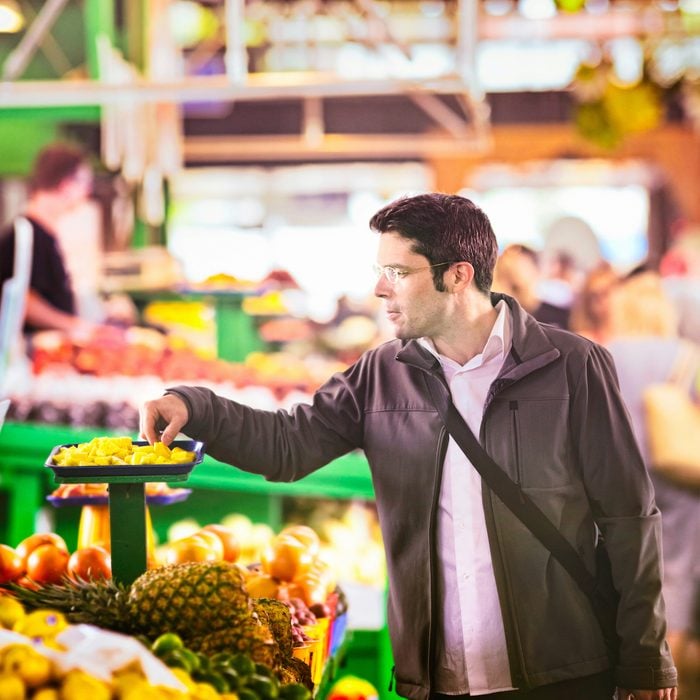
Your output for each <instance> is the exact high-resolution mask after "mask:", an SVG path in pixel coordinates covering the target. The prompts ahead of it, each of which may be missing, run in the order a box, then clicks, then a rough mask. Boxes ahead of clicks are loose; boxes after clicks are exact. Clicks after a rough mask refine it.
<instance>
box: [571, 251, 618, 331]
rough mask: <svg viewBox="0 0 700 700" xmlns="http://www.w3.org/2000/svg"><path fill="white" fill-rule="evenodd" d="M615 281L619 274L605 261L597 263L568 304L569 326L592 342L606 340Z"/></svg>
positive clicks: (616, 281)
mask: <svg viewBox="0 0 700 700" xmlns="http://www.w3.org/2000/svg"><path fill="white" fill-rule="evenodd" d="M618 281H619V275H618V273H617V272H616V271H615V269H614V268H613V266H612V265H611V264H610V263H609V262H603V263H600V264H599V265H598V266H596V267H594V268H593V269H592V270H591V271H590V272H589V273H588V274H587V275H586V277H585V278H584V280H583V284H582V285H581V289H580V290H579V291H578V293H577V295H576V297H575V298H574V303H573V304H572V307H571V316H570V319H569V328H570V330H572V331H574V333H578V334H579V335H582V336H584V337H585V338H588V339H590V340H593V341H595V342H596V343H605V342H606V341H607V339H608V337H609V335H610V324H611V313H612V295H613V292H614V290H615V287H616V285H617V283H618Z"/></svg>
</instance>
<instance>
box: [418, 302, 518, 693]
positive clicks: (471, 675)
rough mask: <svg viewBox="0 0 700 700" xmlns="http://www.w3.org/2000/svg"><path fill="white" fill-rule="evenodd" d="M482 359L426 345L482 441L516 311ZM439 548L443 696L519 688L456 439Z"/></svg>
mask: <svg viewBox="0 0 700 700" xmlns="http://www.w3.org/2000/svg"><path fill="white" fill-rule="evenodd" d="M496 311H497V312H498V316H497V318H496V322H495V323H494V326H493V329H492V330H491V334H490V335H489V338H488V340H487V341H486V345H485V346H484V349H483V350H482V352H481V354H479V355H476V356H475V357H473V358H472V359H471V360H469V362H467V363H466V364H464V365H461V366H460V365H459V364H458V363H457V362H455V361H454V360H450V359H449V358H447V357H444V356H442V355H440V354H439V353H438V352H437V351H436V350H435V346H434V345H433V343H432V342H431V341H430V340H429V339H427V338H422V339H421V340H420V342H421V343H422V344H423V345H424V346H425V347H426V348H428V349H429V350H430V351H431V352H432V353H433V354H434V355H435V356H436V357H437V358H438V359H439V360H440V364H441V365H442V369H443V372H444V373H445V377H446V379H447V383H448V385H449V387H450V392H451V394H452V401H453V403H454V405H455V406H456V407H457V410H458V411H459V412H460V414H461V415H462V417H463V418H464V420H465V421H466V422H467V424H468V425H469V427H470V428H471V429H472V431H473V432H474V434H475V435H477V436H478V435H479V429H480V427H481V420H482V418H483V415H484V403H485V401H486V396H487V394H488V390H489V387H490V386H491V383H492V382H493V380H494V379H495V378H496V376H497V374H498V372H499V370H500V369H501V366H502V365H503V362H504V360H505V358H506V357H507V355H508V353H509V352H510V347H511V342H512V320H511V314H510V309H509V308H508V305H507V304H506V303H505V302H504V301H500V302H499V303H498V304H497V306H496ZM437 515H438V517H437V544H438V556H439V560H440V566H439V571H438V591H439V598H438V600H440V601H442V609H441V610H440V611H438V614H439V618H438V621H437V622H438V624H439V625H440V627H439V629H441V630H442V634H440V633H438V636H437V649H436V652H437V654H436V673H435V679H436V686H435V689H434V690H435V691H436V692H440V693H445V694H448V695H462V694H466V693H469V694H470V695H474V696H476V695H485V694H488V693H495V692H499V691H504V690H512V689H513V684H512V680H511V676H510V668H509V665H508V654H507V651H506V638H505V631H504V628H503V616H502V613H501V606H500V603H499V600H498V593H497V591H496V580H495V576H494V572H493V562H492V560H491V551H490V549H489V541H488V535H487V533H486V520H485V517H484V508H483V503H482V500H481V477H480V476H479V473H478V472H477V471H476V469H474V467H473V466H472V464H471V462H470V461H469V460H468V459H467V457H466V455H465V454H464V453H463V452H462V450H461V449H460V448H459V446H458V445H457V443H456V442H455V441H454V439H453V438H452V437H450V440H449V444H448V447H447V453H446V454H445V463H444V467H443V473H442V486H441V489H440V499H439V503H438V514H437Z"/></svg>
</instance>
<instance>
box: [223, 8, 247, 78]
mask: <svg viewBox="0 0 700 700" xmlns="http://www.w3.org/2000/svg"><path fill="white" fill-rule="evenodd" d="M225 12H226V20H225V22H226V75H227V76H228V79H229V81H230V82H232V83H243V82H245V78H246V76H247V74H248V55H247V52H246V47H245V40H244V37H243V23H244V21H245V0H226V5H225Z"/></svg>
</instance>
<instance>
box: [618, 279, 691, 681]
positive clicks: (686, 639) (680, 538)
mask: <svg viewBox="0 0 700 700" xmlns="http://www.w3.org/2000/svg"><path fill="white" fill-rule="evenodd" d="M677 326H678V317H677V314H676V311H675V309H674V306H673V304H672V303H671V301H670V300H669V298H668V296H667V295H666V294H665V292H664V288H663V285H662V281H661V278H660V277H659V275H658V274H656V273H655V272H651V271H647V272H641V273H639V274H636V275H634V276H631V277H629V278H627V279H625V280H622V281H621V282H620V284H619V285H618V286H617V287H616V289H615V291H614V293H613V295H612V303H611V308H610V324H609V327H608V341H607V343H606V347H607V348H608V350H609V351H610V352H611V354H612V356H613V359H614V360H615V365H616V368H617V372H618V376H619V381H620V390H621V392H622V396H623V399H624V400H625V403H626V405H627V407H628V409H629V411H630V415H631V418H632V426H633V428H634V432H635V435H636V437H637V440H638V442H639V445H640V447H641V450H642V454H643V456H644V459H645V461H646V464H647V467H648V468H649V471H650V475H651V478H652V481H653V483H654V487H655V491H656V503H657V505H658V507H659V510H660V511H661V516H662V533H663V562H664V583H663V587H664V588H663V590H664V600H665V601H666V615H667V621H668V628H669V631H668V641H669V644H670V645H671V651H672V653H673V658H674V660H675V661H676V663H677V665H678V668H679V673H680V678H681V684H683V680H684V677H689V676H690V675H692V674H697V673H698V667H697V658H698V648H699V646H698V639H697V638H695V639H693V636H694V635H695V634H696V633H697V625H696V616H697V615H698V614H700V610H697V609H696V606H697V605H698V603H700V537H698V533H700V494H699V493H697V492H694V491H691V490H689V489H685V488H683V487H681V486H677V485H676V484H674V483H672V482H670V481H669V480H668V479H666V478H664V477H663V476H660V475H659V474H657V473H655V472H654V470H653V469H652V468H651V464H650V459H649V449H648V443H647V430H646V426H645V417H644V403H643V396H644V392H645V390H646V389H647V388H648V387H649V386H651V385H653V384H658V383H660V382H665V381H669V380H670V379H671V377H672V374H673V373H674V370H675V369H676V367H677V366H679V364H680V363H681V362H684V361H685V359H686V353H688V352H690V355H689V356H690V357H691V358H692V361H693V364H692V366H691V368H690V370H691V371H690V372H689V373H688V377H689V380H692V377H693V376H695V377H697V376H698V372H699V371H700V347H698V346H697V345H695V344H694V343H691V341H689V340H685V339H681V338H679V337H678V334H677ZM689 346H690V347H689ZM688 392H689V393H690V394H691V396H694V398H695V399H697V396H696V395H695V386H694V385H693V383H692V381H690V383H689V385H688ZM683 437H684V436H683V435H679V436H678V439H679V440H683Z"/></svg>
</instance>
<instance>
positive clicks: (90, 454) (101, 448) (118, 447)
mask: <svg viewBox="0 0 700 700" xmlns="http://www.w3.org/2000/svg"><path fill="white" fill-rule="evenodd" d="M194 458H195V453H194V452H190V451H188V450H183V449H182V448H181V447H173V448H172V449H170V448H169V447H168V446H167V445H164V444H163V443H162V442H156V443H154V444H153V445H134V444H133V443H132V441H131V438H130V437H96V438H93V439H92V440H90V442H81V443H80V444H79V445H70V446H67V447H62V448H61V449H60V450H59V451H58V452H57V453H56V454H55V455H54V457H53V461H54V464H56V465H57V466H61V467H87V466H110V465H125V464H185V463H186V462H193V461H194Z"/></svg>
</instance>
